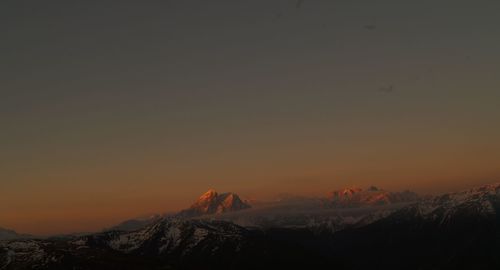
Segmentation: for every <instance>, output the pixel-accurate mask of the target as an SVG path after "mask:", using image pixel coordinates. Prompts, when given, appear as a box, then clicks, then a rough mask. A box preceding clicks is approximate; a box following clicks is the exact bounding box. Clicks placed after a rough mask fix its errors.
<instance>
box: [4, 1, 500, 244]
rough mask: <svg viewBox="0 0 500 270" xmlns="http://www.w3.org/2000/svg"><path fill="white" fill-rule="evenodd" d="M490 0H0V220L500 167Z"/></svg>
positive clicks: (35, 224)
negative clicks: (208, 193)
mask: <svg viewBox="0 0 500 270" xmlns="http://www.w3.org/2000/svg"><path fill="white" fill-rule="evenodd" d="M499 13H500V2H498V1H491V0H483V1H474V2H472V1H457V0H455V1H435V0H433V1H429V0H422V1H411V2H410V1H383V0H382V1H319V0H303V1H292V0H288V1H285V0H280V1H277V0H254V1H242V0H241V1H229V0H228V1H201V0H198V1H191V0H184V1H181V0H163V1H80V2H78V3H76V2H71V1H23V0H16V1H14V0H12V1H11V0H6V1H2V2H1V3H0V33H2V34H1V42H0V59H1V61H0V78H1V79H0V125H1V132H0V227H7V228H13V229H15V230H17V231H19V232H23V233H32V234H40V235H48V234H55V233H70V232H81V231H95V230H100V229H102V228H104V227H109V226H112V225H113V224H116V223H118V222H119V221H122V220H124V219H127V218H130V217H134V216H139V215H143V214H148V213H161V212H167V211H175V210H178V209H181V208H183V207H187V206H189V205H190V203H191V202H192V201H193V200H194V199H196V198H197V197H198V196H199V194H201V193H203V192H204V191H206V190H208V189H209V188H215V189H217V190H218V191H233V192H237V193H238V194H240V195H241V196H242V197H244V198H249V199H269V198H273V197H274V196H277V195H279V194H283V193H293V194H304V195H314V196H320V195H322V194H325V193H326V192H327V191H330V190H334V189H339V188H342V187H345V186H361V187H366V186H370V185H377V186H379V187H382V188H385V189H388V190H400V189H411V190H414V191H417V192H421V193H431V194H432V193H438V192H444V191H453V190H459V189H463V188H468V187H471V186H476V185H481V184H486V183H491V182H498V181H500V140H499V139H498V138H500V125H499V124H498V122H499V120H500V106H499V105H500V76H498V74H499V71H500V53H498V48H500V28H499V27H498V26H499V25H500V16H498V14H499Z"/></svg>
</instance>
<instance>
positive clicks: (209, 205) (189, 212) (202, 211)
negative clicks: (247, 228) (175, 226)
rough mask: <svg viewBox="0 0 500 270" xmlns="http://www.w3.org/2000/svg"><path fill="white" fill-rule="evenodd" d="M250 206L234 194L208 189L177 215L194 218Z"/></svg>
mask: <svg viewBox="0 0 500 270" xmlns="http://www.w3.org/2000/svg"><path fill="white" fill-rule="evenodd" d="M250 207H251V206H250V205H249V204H247V203H245V202H243V201H242V200H241V199H240V197H239V196H238V195H236V194H234V193H231V192H228V193H222V194H218V193H217V191H215V190H213V189H210V190H208V191H207V192H205V193H204V194H203V195H201V196H200V197H199V198H198V200H196V202H195V203H194V204H193V205H192V206H191V207H190V208H188V209H186V210H183V211H181V212H180V213H179V216H181V217H195V216H201V215H210V214H222V213H226V212H233V211H240V210H243V209H248V208H250Z"/></svg>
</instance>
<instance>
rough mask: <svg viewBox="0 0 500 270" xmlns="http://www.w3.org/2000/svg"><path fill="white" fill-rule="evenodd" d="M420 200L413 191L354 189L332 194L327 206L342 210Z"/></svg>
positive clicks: (337, 191) (326, 201) (375, 188)
mask: <svg viewBox="0 0 500 270" xmlns="http://www.w3.org/2000/svg"><path fill="white" fill-rule="evenodd" d="M419 199H420V198H419V196H418V195H417V194H415V193H413V192H411V191H403V192H389V191H385V190H382V189H379V188H377V187H374V186H372V187H370V188H368V189H366V190H363V189H361V188H357V187H353V188H346V189H343V190H336V191H332V192H330V193H329V194H328V196H327V199H326V200H325V205H326V206H330V207H340V208H345V207H361V206H370V205H388V204H397V203H408V202H416V201H418V200H419Z"/></svg>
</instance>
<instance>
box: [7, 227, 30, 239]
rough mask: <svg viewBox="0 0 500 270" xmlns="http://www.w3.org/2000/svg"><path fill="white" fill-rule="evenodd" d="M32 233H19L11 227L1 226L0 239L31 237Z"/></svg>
mask: <svg viewBox="0 0 500 270" xmlns="http://www.w3.org/2000/svg"><path fill="white" fill-rule="evenodd" d="M29 237H31V236H30V235H26V234H18V233H17V232H15V231H13V230H9V229H4V228H0V240H12V239H22V238H29Z"/></svg>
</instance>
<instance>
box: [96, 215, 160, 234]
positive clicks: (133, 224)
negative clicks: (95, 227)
mask: <svg viewBox="0 0 500 270" xmlns="http://www.w3.org/2000/svg"><path fill="white" fill-rule="evenodd" d="M166 216H168V215H158V214H155V215H150V216H146V217H138V218H133V219H129V220H125V221H123V222H121V223H120V224H118V225H115V226H113V227H111V228H109V229H105V231H127V232H129V231H135V230H138V229H141V228H144V227H146V226H147V225H150V224H153V223H154V222H156V221H158V220H160V219H161V218H162V217H166Z"/></svg>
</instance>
